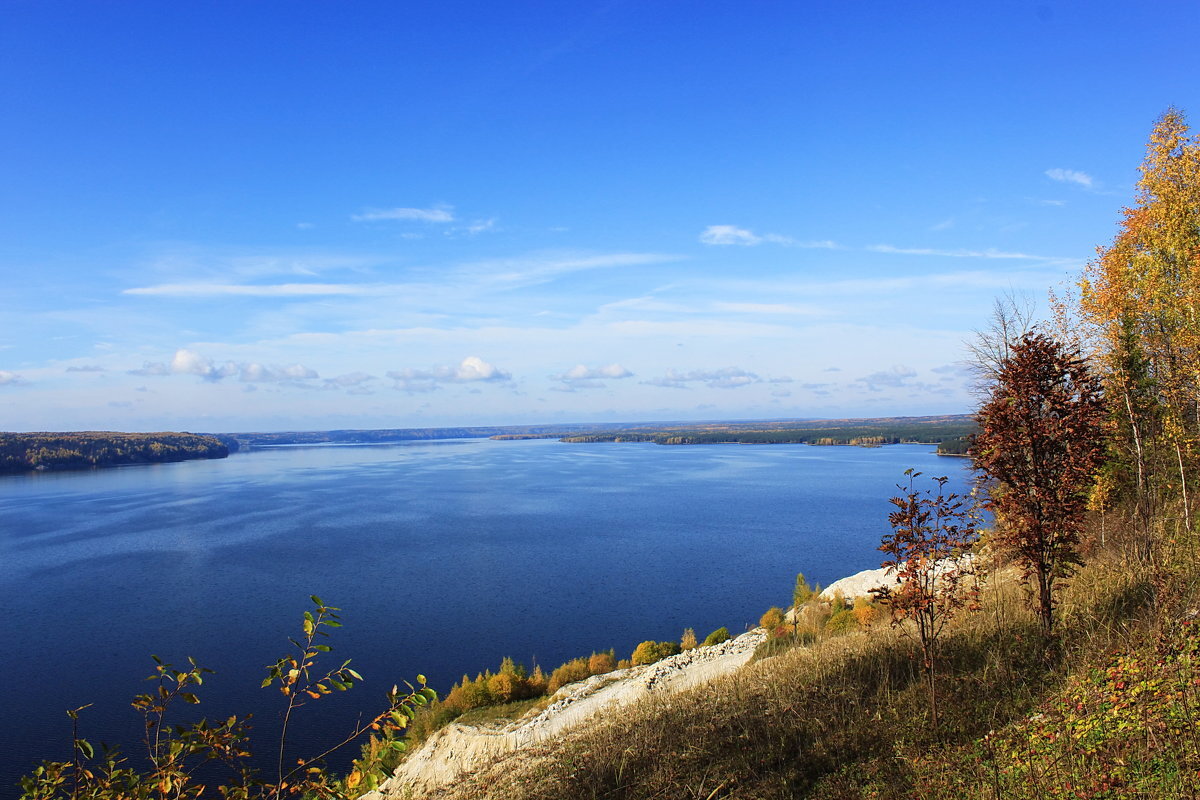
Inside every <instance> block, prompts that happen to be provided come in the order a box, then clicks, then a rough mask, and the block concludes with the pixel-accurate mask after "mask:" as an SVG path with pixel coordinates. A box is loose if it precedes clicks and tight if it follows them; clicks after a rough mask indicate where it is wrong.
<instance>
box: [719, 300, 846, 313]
mask: <svg viewBox="0 0 1200 800" xmlns="http://www.w3.org/2000/svg"><path fill="white" fill-rule="evenodd" d="M712 307H713V310H714V311H725V312H731V313H734V314H792V315H800V316H818V315H821V314H825V313H828V312H827V311H826V310H825V309H822V308H821V307H819V306H810V305H799V304H796V303H725V302H716V303H713V305H712Z"/></svg>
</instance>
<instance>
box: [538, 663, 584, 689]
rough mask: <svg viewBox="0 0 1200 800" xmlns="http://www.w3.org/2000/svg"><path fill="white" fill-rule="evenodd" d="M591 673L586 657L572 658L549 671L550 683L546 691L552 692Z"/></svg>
mask: <svg viewBox="0 0 1200 800" xmlns="http://www.w3.org/2000/svg"><path fill="white" fill-rule="evenodd" d="M590 674H591V673H590V672H588V659H586V658H574V659H571V660H570V661H568V662H567V663H565V664H563V665H562V666H560V667H558V668H557V669H556V670H554V671H553V672H551V673H550V683H549V684H548V685H547V687H546V691H548V692H550V693H551V694H553V693H554V692H557V691H558V690H559V689H561V688H562V687H564V686H566V685H567V684H568V683H574V682H575V681H581V680H583V679H584V678H586V677H588V675H590Z"/></svg>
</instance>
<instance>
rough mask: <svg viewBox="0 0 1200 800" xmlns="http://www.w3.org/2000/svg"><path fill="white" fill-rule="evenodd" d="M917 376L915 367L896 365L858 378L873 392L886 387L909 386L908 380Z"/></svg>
mask: <svg viewBox="0 0 1200 800" xmlns="http://www.w3.org/2000/svg"><path fill="white" fill-rule="evenodd" d="M915 377H917V371H916V370H915V369H912V368H911V367H905V366H895V367H892V368H891V369H889V370H883V371H880V372H872V373H871V374H870V375H864V376H863V377H861V378H859V379H858V382H859V383H861V384H863V385H864V386H866V387H867V389H869V390H870V391H872V392H880V391H883V390H884V389H898V388H900V387H902V386H907V385H908V382H909V381H910V380H912V379H913V378H915Z"/></svg>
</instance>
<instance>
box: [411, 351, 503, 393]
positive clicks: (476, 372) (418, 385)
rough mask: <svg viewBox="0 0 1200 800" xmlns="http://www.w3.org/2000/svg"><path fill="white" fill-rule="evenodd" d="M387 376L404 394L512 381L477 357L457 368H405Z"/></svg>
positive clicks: (501, 371) (499, 370)
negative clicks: (447, 386)
mask: <svg viewBox="0 0 1200 800" xmlns="http://www.w3.org/2000/svg"><path fill="white" fill-rule="evenodd" d="M387 376H388V377H389V378H391V379H392V380H394V381H395V382H396V388H397V389H400V390H401V391H405V392H432V391H433V390H435V389H437V388H438V386H439V385H440V384H443V383H474V382H477V381H488V382H494V383H501V382H504V381H508V380H511V379H512V375H511V374H509V373H507V372H505V371H504V370H502V369H500V368H499V367H496V366H495V365H493V364H489V363H488V362H486V361H484V360H483V359H482V358H480V357H479V356H467V357H466V358H464V359H463V360H462V362H461V363H460V364H459V365H458V366H457V367H449V366H437V367H433V368H432V369H427V370H423V369H412V368H407V369H401V370H392V371H391V372H388V374H387Z"/></svg>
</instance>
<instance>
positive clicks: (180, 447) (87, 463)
mask: <svg viewBox="0 0 1200 800" xmlns="http://www.w3.org/2000/svg"><path fill="white" fill-rule="evenodd" d="M229 452H230V450H229V447H228V445H226V444H225V443H224V442H221V441H220V440H218V439H217V438H216V437H213V436H204V435H199V434H194V433H113V432H111V431H82V432H78V433H0V473H4V472H29V471H30V470H52V469H87V468H89V467H112V466H118V465H121V464H153V463H160V462H166V461H187V460H188V459H192V458H225V457H226V456H228V455H229Z"/></svg>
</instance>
